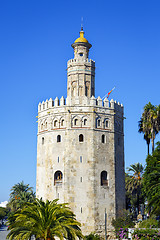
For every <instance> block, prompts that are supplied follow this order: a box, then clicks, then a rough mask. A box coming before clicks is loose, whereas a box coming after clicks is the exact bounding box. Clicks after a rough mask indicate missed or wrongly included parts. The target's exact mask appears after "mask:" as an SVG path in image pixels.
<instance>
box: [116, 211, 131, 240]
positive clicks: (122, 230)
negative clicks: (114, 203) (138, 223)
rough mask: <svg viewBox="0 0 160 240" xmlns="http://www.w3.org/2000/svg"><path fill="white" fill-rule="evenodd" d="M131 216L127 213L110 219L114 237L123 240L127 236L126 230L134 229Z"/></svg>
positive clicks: (124, 212)
mask: <svg viewBox="0 0 160 240" xmlns="http://www.w3.org/2000/svg"><path fill="white" fill-rule="evenodd" d="M134 225H135V224H134V222H133V220H132V215H131V214H129V213H128V212H127V211H125V210H124V211H123V212H122V213H120V216H119V217H118V218H117V219H112V226H113V227H114V228H115V232H116V237H117V238H118V239H125V238H127V236H128V228H133V227H134Z"/></svg>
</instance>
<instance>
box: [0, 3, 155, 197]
mask: <svg viewBox="0 0 160 240" xmlns="http://www.w3.org/2000/svg"><path fill="white" fill-rule="evenodd" d="M159 12H160V1H159V0H157V1H156V0H154V1H147V0H130V1H128V0H112V1H111V0H110V1H108V0H104V1H103V0H102V1H94V0H92V1H84V0H82V1H53V0H47V1H44V0H43V1H42V0H34V1H31V0H27V1H26V0H24V1H21V0H15V1H11V0H7V1H6V0H1V1H0V83H1V88H0V97H1V117H0V126H1V137H0V146H1V147H0V202H1V201H5V200H8V198H9V192H10V189H11V187H12V186H13V185H14V184H16V183H18V182H21V181H22V180H23V181H24V182H25V183H29V184H30V185H31V186H33V187H34V189H35V185H36V137H37V136H36V135H37V123H36V121H37V119H36V116H37V106H38V103H39V102H40V101H43V100H46V99H49V98H50V97H52V98H53V99H54V98H55V97H56V96H58V97H61V96H62V95H63V96H64V97H66V86H67V75H66V66H67V65H66V64H67V60H68V59H70V58H73V50H72V48H71V44H72V43H73V42H74V40H75V39H76V38H78V36H79V31H80V25H81V17H82V16H83V19H84V21H83V22H84V24H83V25H84V31H85V37H86V38H87V39H88V40H89V42H90V43H91V44H92V48H91V50H90V58H91V59H93V60H95V61H96V97H98V96H99V95H100V96H101V97H103V96H104V95H105V94H106V93H107V92H109V91H110V90H111V89H112V88H113V87H114V86H116V89H115V90H114V91H113V92H112V94H111V97H110V99H111V98H113V99H114V100H117V101H119V102H121V103H123V105H124V110H125V117H126V120H125V125H124V126H125V162H126V167H127V166H129V165H130V164H134V163H137V162H141V163H142V164H145V158H146V153H147V146H146V143H145V141H144V140H143V135H140V134H139V133H138V121H139V119H140V116H141V113H142V111H143V107H144V105H145V104H146V103H148V102H149V101H151V103H152V104H155V105H158V104H160V97H159V96H160V95H159V89H160V67H159V66H160V14H159ZM156 140H160V137H159V136H157V138H156Z"/></svg>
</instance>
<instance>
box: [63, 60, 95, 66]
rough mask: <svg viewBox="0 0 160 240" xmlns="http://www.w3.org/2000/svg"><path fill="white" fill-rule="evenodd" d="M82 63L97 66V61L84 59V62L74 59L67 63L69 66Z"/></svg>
mask: <svg viewBox="0 0 160 240" xmlns="http://www.w3.org/2000/svg"><path fill="white" fill-rule="evenodd" d="M80 62H83V63H91V66H93V67H94V66H95V61H93V60H92V59H88V58H87V59H83V60H81V59H76V58H73V59H70V60H68V62H67V65H70V64H71V65H72V64H74V63H80Z"/></svg>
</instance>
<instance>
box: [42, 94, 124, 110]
mask: <svg viewBox="0 0 160 240" xmlns="http://www.w3.org/2000/svg"><path fill="white" fill-rule="evenodd" d="M73 102H74V104H72V103H73ZM72 105H75V106H76V105H79V106H93V107H94V106H95V107H104V108H109V109H114V110H116V111H118V112H121V113H123V105H122V104H120V103H119V102H118V103H117V101H114V100H113V99H111V101H109V100H108V98H105V99H104V100H102V99H101V98H100V97H98V98H95V97H94V96H92V97H91V98H88V97H85V96H84V97H83V98H82V102H81V104H80V102H79V98H75V99H72V98H66V99H65V98H64V97H63V96H62V97H61V99H58V97H56V98H55V100H53V99H52V98H50V99H49V100H48V99H47V100H46V101H45V102H44V101H43V102H42V103H39V104H38V112H42V111H45V110H47V109H51V108H56V107H62V106H72Z"/></svg>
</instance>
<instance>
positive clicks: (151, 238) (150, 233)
mask: <svg viewBox="0 0 160 240" xmlns="http://www.w3.org/2000/svg"><path fill="white" fill-rule="evenodd" d="M132 238H133V240H137V239H140V240H147V239H148V240H158V239H160V232H158V230H155V229H150V228H148V229H137V230H135V231H134V233H133V234H132Z"/></svg>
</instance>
